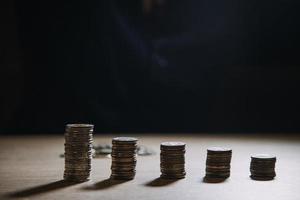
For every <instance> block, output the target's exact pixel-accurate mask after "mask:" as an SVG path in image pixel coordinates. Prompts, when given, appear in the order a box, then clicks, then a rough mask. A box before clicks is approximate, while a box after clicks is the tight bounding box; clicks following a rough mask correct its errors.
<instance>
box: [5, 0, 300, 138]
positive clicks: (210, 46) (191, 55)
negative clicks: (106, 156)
mask: <svg viewBox="0 0 300 200" xmlns="http://www.w3.org/2000/svg"><path fill="white" fill-rule="evenodd" d="M5 2H6V3H4V2H2V4H5V6H6V7H2V9H3V12H2V15H3V18H2V20H3V21H4V22H5V23H4V24H5V25H4V26H3V31H2V32H3V33H4V35H3V36H2V37H1V42H2V44H3V45H2V48H1V60H2V61H1V66H2V67H1V82H2V84H1V89H2V91H3V92H2V95H3V97H2V100H1V101H2V103H1V107H2V112H1V121H2V123H1V124H2V125H1V130H2V132H14V133H49V132H53V133H55V132H62V131H63V128H64V124H66V123H70V122H89V123H94V124H95V125H96V131H97V132H119V131H122V132H123V131H128V132H206V131H209V132H220V131H221V132H232V131H240V132H256V131H258V132H274V131H276V132H284V131H295V132H296V131H300V123H299V119H300V118H299V111H300V109H299V108H300V106H299V102H300V98H299V97H298V93H299V83H300V69H299V64H300V59H299V53H300V51H299V50H300V46H299V45H300V39H299V38H300V37H299V31H300V26H299V25H300V21H299V19H300V13H299V12H298V11H299V9H300V3H299V1H297V0H289V1H284V0H273V1H269V0H266V1H261V0H252V1H246V0H232V1H225V0H215V1H210V0H200V1H199V0H186V1H165V4H164V5H163V6H161V7H158V8H156V9H155V10H153V12H152V13H151V14H149V15H144V14H143V12H142V4H141V2H142V1H140V0H139V1H137V0H130V1H129V0H128V1H127V0H110V1H99V0H97V1H96V0H90V1H77V0H73V1H49V0H45V1H38V0H28V1H21V0H16V1H15V2H14V1H5Z"/></svg>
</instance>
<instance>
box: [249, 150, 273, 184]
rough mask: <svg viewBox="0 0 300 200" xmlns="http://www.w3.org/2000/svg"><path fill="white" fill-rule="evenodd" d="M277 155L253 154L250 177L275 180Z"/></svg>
mask: <svg viewBox="0 0 300 200" xmlns="http://www.w3.org/2000/svg"><path fill="white" fill-rule="evenodd" d="M275 163H276V157H275V156H271V155H268V154H258V155H255V156H251V164H250V172H251V175H250V177H251V178H252V179H253V180H261V181H267V180H273V179H274V177H275V176H276V173H275Z"/></svg>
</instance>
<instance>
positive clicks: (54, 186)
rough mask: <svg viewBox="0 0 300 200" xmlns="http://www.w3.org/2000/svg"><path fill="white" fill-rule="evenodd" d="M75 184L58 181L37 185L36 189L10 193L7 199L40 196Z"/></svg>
mask: <svg viewBox="0 0 300 200" xmlns="http://www.w3.org/2000/svg"><path fill="white" fill-rule="evenodd" d="M75 184H78V183H74V182H68V181H65V180H59V181H55V182H51V183H47V184H44V185H39V186H36V187H32V188H28V189H24V190H20V191H16V192H12V193H9V194H7V197H29V196H33V195H37V194H41V193H46V192H51V191H53V190H58V189H61V188H65V187H68V186H71V185H75Z"/></svg>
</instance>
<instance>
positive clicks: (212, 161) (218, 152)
mask: <svg viewBox="0 0 300 200" xmlns="http://www.w3.org/2000/svg"><path fill="white" fill-rule="evenodd" d="M231 156H232V150H231V149H228V148H221V147H212V148H208V149H207V158H206V175H205V177H204V181H205V182H210V183H218V182H223V181H225V180H226V179H227V178H229V176H230V162H231Z"/></svg>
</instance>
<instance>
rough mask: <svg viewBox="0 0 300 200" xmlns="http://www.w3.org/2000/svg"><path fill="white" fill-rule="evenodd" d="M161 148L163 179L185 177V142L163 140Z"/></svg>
mask: <svg viewBox="0 0 300 200" xmlns="http://www.w3.org/2000/svg"><path fill="white" fill-rule="evenodd" d="M160 150H161V153H160V170H161V176H160V177H161V178H163V179H182V178H185V175H186V172H185V143H183V142H163V143H161V145H160Z"/></svg>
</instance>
